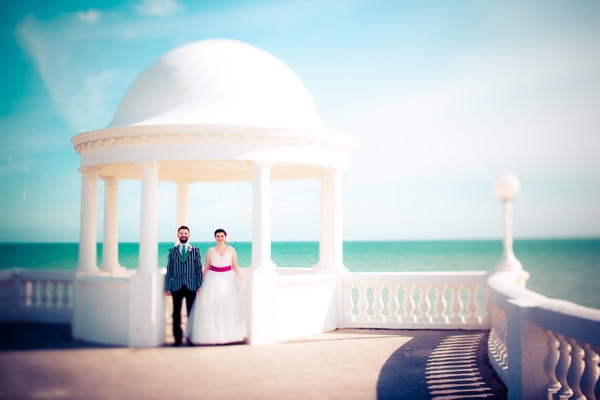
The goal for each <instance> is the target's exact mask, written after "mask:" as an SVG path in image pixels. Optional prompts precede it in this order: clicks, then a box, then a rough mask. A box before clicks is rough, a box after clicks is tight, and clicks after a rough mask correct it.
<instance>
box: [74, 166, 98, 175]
mask: <svg viewBox="0 0 600 400" xmlns="http://www.w3.org/2000/svg"><path fill="white" fill-rule="evenodd" d="M77 171H79V173H80V174H81V175H84V176H89V177H94V178H97V177H98V172H97V171H96V169H95V168H89V167H82V168H79V169H78V170H77Z"/></svg>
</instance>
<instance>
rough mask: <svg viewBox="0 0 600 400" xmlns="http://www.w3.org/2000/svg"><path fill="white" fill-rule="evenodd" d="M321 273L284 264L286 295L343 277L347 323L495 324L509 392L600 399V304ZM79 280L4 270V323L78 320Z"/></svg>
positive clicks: (517, 290) (493, 347) (467, 275)
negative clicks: (287, 268)
mask: <svg viewBox="0 0 600 400" xmlns="http://www.w3.org/2000/svg"><path fill="white" fill-rule="evenodd" d="M318 275H319V274H318V273H317V274H316V273H314V271H313V272H311V271H300V272H296V271H282V272H281V274H280V276H281V277H282V278H281V279H279V282H280V283H279V284H280V285H281V287H282V288H287V289H286V291H284V292H281V293H282V294H285V295H286V296H288V297H289V296H291V295H292V294H293V293H303V294H302V298H306V297H305V293H304V292H303V291H301V290H300V289H301V288H303V287H304V286H306V287H307V288H308V287H309V286H310V285H312V286H311V287H313V286H316V287H318V288H320V287H323V288H325V289H327V290H325V289H322V290H321V291H322V292H323V293H324V294H327V293H329V292H330V290H334V291H335V289H333V288H334V287H335V285H333V284H332V282H334V281H335V280H336V279H339V281H338V282H339V287H340V290H341V293H340V292H337V293H338V294H341V295H340V296H339V301H338V300H335V301H333V300H332V303H331V304H338V307H339V308H338V310H337V312H338V313H339V315H340V320H339V321H340V322H339V323H340V326H339V327H357V328H390V329H489V328H491V330H490V335H489V340H488V354H489V360H490V362H491V364H492V366H493V367H494V369H495V370H496V372H497V373H498V375H499V376H500V378H501V379H502V381H503V382H504V383H505V385H506V386H507V387H508V394H509V398H511V399H520V398H523V399H525V398H546V399H550V400H554V399H600V394H599V393H598V391H599V390H600V389H599V388H600V383H599V380H598V377H599V376H600V367H599V361H600V356H599V355H600V310H597V309H592V308H588V307H583V306H579V305H577V304H574V303H570V302H567V301H562V300H555V299H550V298H547V297H545V296H542V295H540V294H537V293H535V292H532V291H529V290H526V289H525V288H522V287H519V286H518V285H517V284H516V282H517V280H518V277H517V276H516V275H513V274H512V273H510V272H506V271H505V272H497V273H494V274H492V275H488V273H486V272H477V271H476V272H420V273H410V272H402V273H400V272H398V273H347V274H340V275H336V274H333V275H331V276H329V277H328V278H327V280H326V282H325V283H327V285H324V283H323V282H321V281H322V279H320V278H319V276H318ZM336 276H337V277H338V278H336ZM74 279H75V271H68V270H26V269H20V268H13V269H10V270H3V271H0V321H43V322H62V323H65V322H66V323H68V322H70V321H71V317H72V313H73V300H74V293H73V292H74V285H73V282H74ZM306 290H309V289H306ZM323 293H322V294H323ZM325 297H326V296H325ZM335 297H337V295H336V296H335ZM288 300H289V299H288ZM288 302H289V301H288ZM167 304H168V302H167ZM286 304H287V303H286ZM313 306H314V307H317V306H318V305H313ZM320 307H321V308H322V306H320ZM283 311H285V310H283ZM167 328H168V327H167Z"/></svg>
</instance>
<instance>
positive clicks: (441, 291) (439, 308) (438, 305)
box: [433, 285, 448, 324]
mask: <svg viewBox="0 0 600 400" xmlns="http://www.w3.org/2000/svg"><path fill="white" fill-rule="evenodd" d="M434 292H435V317H434V318H433V320H434V321H435V322H436V323H440V324H447V323H448V316H447V315H446V311H447V310H448V308H447V307H448V305H447V304H446V285H442V286H441V287H436V288H434Z"/></svg>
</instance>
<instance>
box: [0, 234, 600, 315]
mask: <svg viewBox="0 0 600 400" xmlns="http://www.w3.org/2000/svg"><path fill="white" fill-rule="evenodd" d="M192 243H193V244H194V245H196V246H199V247H200V248H201V250H202V251H203V252H204V250H205V249H207V248H208V247H210V246H212V245H213V244H214V243H212V242H211V243H197V242H192ZM230 244H231V245H232V246H234V247H235V248H236V250H237V252H238V256H239V262H240V265H241V266H242V267H247V266H249V265H250V260H251V243H250V242H231V243H230ZM172 245H173V243H160V244H159V266H166V259H167V253H168V249H169V247H171V246H172ZM514 251H515V254H516V256H517V258H518V259H519V260H520V261H521V263H522V264H523V268H524V269H525V270H526V271H527V272H529V273H530V278H529V280H528V282H527V288H528V289H531V290H534V291H536V292H538V293H541V294H543V295H546V296H549V297H554V298H560V299H564V300H569V301H573V302H575V303H578V304H581V305H585V306H589V307H595V308H600V239H550V240H549V239H544V240H533V239H528V240H515V242H514ZM77 255H78V243H0V269H6V268H11V267H23V268H32V269H44V268H51V269H76V266H77ZM501 255H502V244H501V242H500V241H498V240H475V241H467V240H462V241H383V242H382V241H349V242H345V243H344V264H345V265H346V267H347V268H348V269H349V270H350V271H351V272H369V271H381V272H388V271H455V270H456V271H465V270H486V271H491V270H493V268H494V265H495V264H496V262H497V261H498V260H499V259H500V257H501ZM98 256H99V260H98V264H99V265H100V264H101V258H102V257H101V256H102V245H101V244H98ZM318 258H319V244H318V242H274V243H273V244H272V259H273V261H274V262H275V264H277V266H279V267H292V268H302V267H311V266H312V265H314V264H316V263H317V261H318ZM119 262H120V263H121V265H123V266H125V267H126V268H129V269H135V268H137V264H138V243H120V244H119Z"/></svg>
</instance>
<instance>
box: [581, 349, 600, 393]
mask: <svg viewBox="0 0 600 400" xmlns="http://www.w3.org/2000/svg"><path fill="white" fill-rule="evenodd" d="M584 351H585V358H584V361H585V371H584V373H583V376H582V377H581V391H582V392H583V394H584V395H585V397H586V399H588V400H591V399H594V400H596V395H595V394H594V389H595V387H596V384H597V383H598V377H599V376H600V368H599V367H598V362H599V361H600V356H598V354H597V353H596V352H594V351H593V350H592V348H591V346H590V345H589V344H588V343H586V344H585V345H584Z"/></svg>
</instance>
